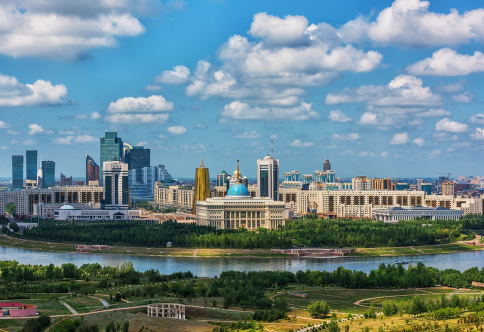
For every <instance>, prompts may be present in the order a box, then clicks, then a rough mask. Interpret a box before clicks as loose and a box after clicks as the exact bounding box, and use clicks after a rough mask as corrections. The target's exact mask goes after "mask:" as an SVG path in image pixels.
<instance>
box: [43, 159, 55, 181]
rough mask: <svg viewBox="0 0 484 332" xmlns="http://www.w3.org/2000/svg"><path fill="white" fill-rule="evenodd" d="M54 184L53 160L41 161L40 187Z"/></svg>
mask: <svg viewBox="0 0 484 332" xmlns="http://www.w3.org/2000/svg"><path fill="white" fill-rule="evenodd" d="M54 186H55V162H53V161H50V160H44V161H42V188H50V187H54Z"/></svg>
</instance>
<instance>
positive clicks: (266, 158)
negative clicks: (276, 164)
mask: <svg viewBox="0 0 484 332" xmlns="http://www.w3.org/2000/svg"><path fill="white" fill-rule="evenodd" d="M271 159H272V157H271V156H269V155H267V156H265V157H264V159H263V160H271Z"/></svg>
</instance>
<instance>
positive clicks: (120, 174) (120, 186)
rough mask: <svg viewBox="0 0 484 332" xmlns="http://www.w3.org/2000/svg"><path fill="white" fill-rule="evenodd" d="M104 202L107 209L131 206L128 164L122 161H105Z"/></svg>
mask: <svg viewBox="0 0 484 332" xmlns="http://www.w3.org/2000/svg"><path fill="white" fill-rule="evenodd" d="M103 189H104V204H105V207H106V208H107V209H115V208H128V207H129V181H128V164H126V163H123V162H122V161H105V162H104V163H103Z"/></svg>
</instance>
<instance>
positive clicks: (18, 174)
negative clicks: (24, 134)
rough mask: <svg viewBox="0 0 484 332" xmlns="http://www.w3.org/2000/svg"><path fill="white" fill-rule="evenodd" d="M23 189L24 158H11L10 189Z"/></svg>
mask: <svg viewBox="0 0 484 332" xmlns="http://www.w3.org/2000/svg"><path fill="white" fill-rule="evenodd" d="M23 187H24V156H12V189H22V188H23Z"/></svg>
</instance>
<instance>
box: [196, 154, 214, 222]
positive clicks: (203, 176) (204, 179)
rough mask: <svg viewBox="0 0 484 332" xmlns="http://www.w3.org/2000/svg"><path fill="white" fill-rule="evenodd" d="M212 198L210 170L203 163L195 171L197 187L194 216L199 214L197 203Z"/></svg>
mask: <svg viewBox="0 0 484 332" xmlns="http://www.w3.org/2000/svg"><path fill="white" fill-rule="evenodd" d="M209 197H210V176H209V173H208V168H206V167H205V166H204V165H203V158H202V162H201V164H200V166H199V167H197V169H196V170H195V186H194V193H193V214H196V213H197V202H198V201H204V200H206V199H207V198H209Z"/></svg>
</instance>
